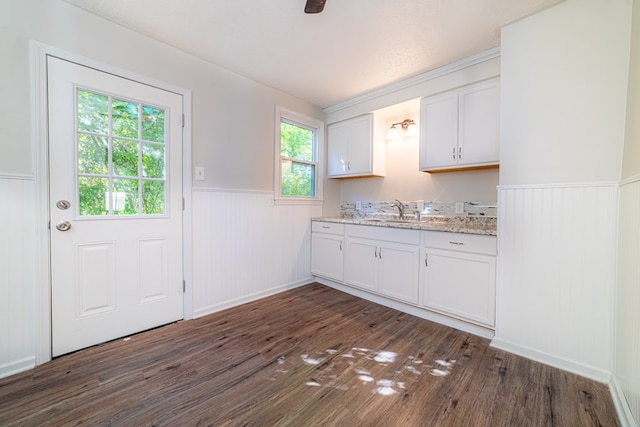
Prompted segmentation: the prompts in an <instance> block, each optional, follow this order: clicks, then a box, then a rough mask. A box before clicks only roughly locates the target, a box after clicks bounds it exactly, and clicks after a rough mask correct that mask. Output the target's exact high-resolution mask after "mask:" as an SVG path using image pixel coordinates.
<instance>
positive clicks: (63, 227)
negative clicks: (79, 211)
mask: <svg viewBox="0 0 640 427" xmlns="http://www.w3.org/2000/svg"><path fill="white" fill-rule="evenodd" d="M56 228H57V229H58V230H60V231H69V229H70V228H71V223H70V222H69V221H60V222H59V223H57V224H56Z"/></svg>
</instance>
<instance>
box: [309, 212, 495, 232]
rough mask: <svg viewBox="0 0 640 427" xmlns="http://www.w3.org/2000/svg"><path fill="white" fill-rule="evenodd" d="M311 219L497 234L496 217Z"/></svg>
mask: <svg viewBox="0 0 640 427" xmlns="http://www.w3.org/2000/svg"><path fill="white" fill-rule="evenodd" d="M311 220H312V221H325V222H337V223H341V224H355V225H369V226H372V227H388V228H403V229H409V230H426V231H448V232H452V233H465V234H482V235H487V236H495V235H496V234H497V225H498V224H497V223H498V221H497V218H496V217H489V216H468V215H423V216H422V218H421V219H420V221H419V222H418V221H416V220H403V221H399V220H398V219H397V218H393V217H387V218H338V217H326V218H312V219H311Z"/></svg>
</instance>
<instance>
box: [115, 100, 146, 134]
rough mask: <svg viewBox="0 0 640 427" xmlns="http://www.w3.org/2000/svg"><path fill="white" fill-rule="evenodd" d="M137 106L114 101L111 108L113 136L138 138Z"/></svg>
mask: <svg viewBox="0 0 640 427" xmlns="http://www.w3.org/2000/svg"><path fill="white" fill-rule="evenodd" d="M138 105H139V104H134V103H132V102H127V101H122V100H120V99H114V100H113V104H112V106H111V116H112V121H113V135H114V136H124V137H127V138H138Z"/></svg>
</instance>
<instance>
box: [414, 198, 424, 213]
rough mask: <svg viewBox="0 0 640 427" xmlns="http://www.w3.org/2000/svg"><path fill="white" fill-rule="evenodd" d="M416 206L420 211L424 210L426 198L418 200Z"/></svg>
mask: <svg viewBox="0 0 640 427" xmlns="http://www.w3.org/2000/svg"><path fill="white" fill-rule="evenodd" d="M416 207H417V208H418V212H422V211H423V210H424V200H418V201H417V202H416Z"/></svg>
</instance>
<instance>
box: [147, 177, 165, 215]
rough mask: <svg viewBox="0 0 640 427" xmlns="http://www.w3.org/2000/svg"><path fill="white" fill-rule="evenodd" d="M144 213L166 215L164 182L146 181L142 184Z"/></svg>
mask: <svg viewBox="0 0 640 427" xmlns="http://www.w3.org/2000/svg"><path fill="white" fill-rule="evenodd" d="M142 213H143V214H163V213H164V181H145V182H143V183H142Z"/></svg>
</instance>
